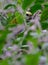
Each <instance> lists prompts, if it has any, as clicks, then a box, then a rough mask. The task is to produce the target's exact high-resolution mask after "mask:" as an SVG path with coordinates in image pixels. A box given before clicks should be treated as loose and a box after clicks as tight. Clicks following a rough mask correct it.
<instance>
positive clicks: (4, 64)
mask: <svg viewBox="0 0 48 65" xmlns="http://www.w3.org/2000/svg"><path fill="white" fill-rule="evenodd" d="M0 65H9V64H8V61H7V60H2V61H1V62H0Z"/></svg>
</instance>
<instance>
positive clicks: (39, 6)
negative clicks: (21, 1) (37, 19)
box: [30, 4, 42, 14]
mask: <svg viewBox="0 0 48 65" xmlns="http://www.w3.org/2000/svg"><path fill="white" fill-rule="evenodd" d="M39 9H42V7H41V4H35V5H33V6H32V7H31V8H30V11H31V12H32V14H34V13H35V12H36V11H37V10H39Z"/></svg>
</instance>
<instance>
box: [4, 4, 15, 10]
mask: <svg viewBox="0 0 48 65" xmlns="http://www.w3.org/2000/svg"><path fill="white" fill-rule="evenodd" d="M9 7H14V8H16V5H15V4H7V5H6V6H5V7H4V9H8V8H9Z"/></svg>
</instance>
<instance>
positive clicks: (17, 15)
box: [15, 12, 24, 24]
mask: <svg viewBox="0 0 48 65" xmlns="http://www.w3.org/2000/svg"><path fill="white" fill-rule="evenodd" d="M15 17H16V20H17V23H18V24H22V23H23V22H24V19H23V16H22V14H20V13H19V12H16V13H15Z"/></svg>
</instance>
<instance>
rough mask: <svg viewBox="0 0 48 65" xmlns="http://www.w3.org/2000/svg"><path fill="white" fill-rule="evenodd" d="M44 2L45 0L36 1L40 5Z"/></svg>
mask: <svg viewBox="0 0 48 65" xmlns="http://www.w3.org/2000/svg"><path fill="white" fill-rule="evenodd" d="M43 2H44V0H36V2H35V3H39V4H42V3H43Z"/></svg>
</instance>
